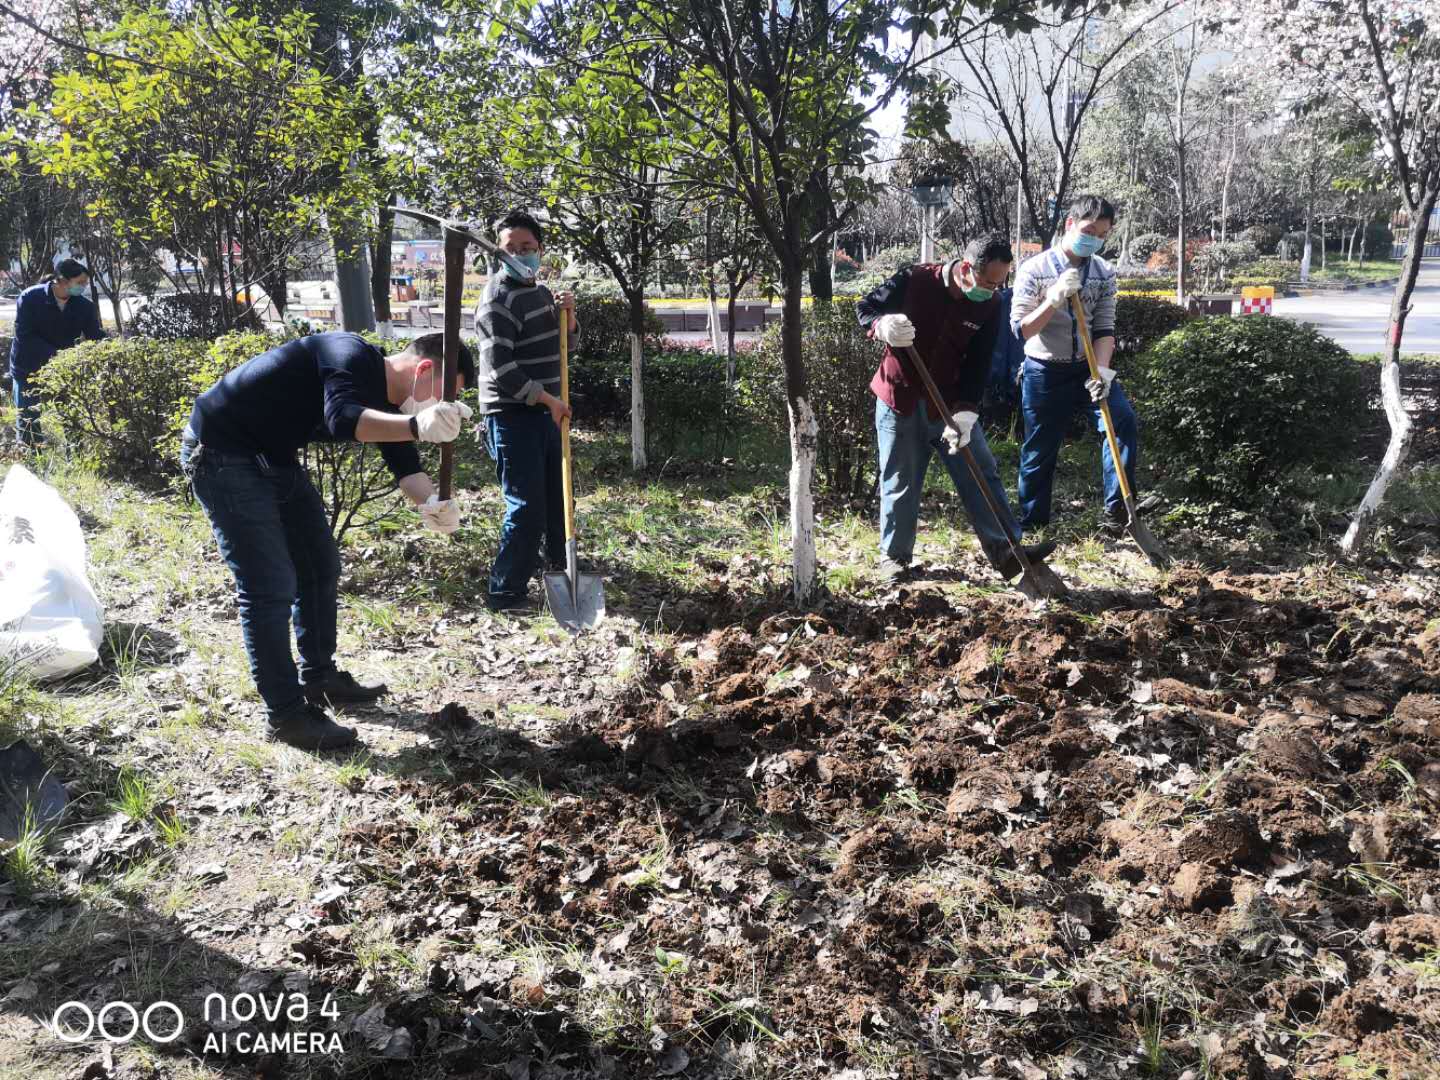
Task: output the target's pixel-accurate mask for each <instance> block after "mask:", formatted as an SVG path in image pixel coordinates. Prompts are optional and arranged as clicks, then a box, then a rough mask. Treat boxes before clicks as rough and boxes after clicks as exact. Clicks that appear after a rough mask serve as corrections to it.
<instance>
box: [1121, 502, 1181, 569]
mask: <svg viewBox="0 0 1440 1080" xmlns="http://www.w3.org/2000/svg"><path fill="white" fill-rule="evenodd" d="M1125 512H1126V513H1127V514H1129V515H1130V524H1129V525H1128V526H1127V528H1128V529H1129V531H1130V537H1131V539H1133V540H1134V541H1135V544H1136V546H1137V547H1139V549H1140V550H1141V551H1143V552H1144V553H1145V557H1146V558H1147V559H1149V560H1150V562H1151V564H1152V565H1153V566H1154V567H1155V568H1156V569H1157V570H1164V569H1167V568H1168V567H1169V566H1170V562H1171V559H1170V553H1169V552H1168V551H1166V550H1165V545H1164V544H1162V543H1160V541H1159V540H1157V539H1156V538H1155V534H1154V533H1152V532H1151V531H1150V530H1149V529H1147V528H1146V527H1145V523H1144V522H1143V521H1141V520H1140V515H1139V514H1138V513H1137V512H1136V510H1135V503H1134V501H1133V500H1127V501H1126V503H1125Z"/></svg>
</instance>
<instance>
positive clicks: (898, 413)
mask: <svg viewBox="0 0 1440 1080" xmlns="http://www.w3.org/2000/svg"><path fill="white" fill-rule="evenodd" d="M1014 259H1015V257H1014V255H1013V254H1012V253H1011V250H1010V244H1009V241H1007V240H1006V239H1005V238H1004V237H1001V236H987V237H982V238H980V239H977V240H972V241H971V242H970V244H969V245H968V246H967V247H966V248H965V254H964V256H963V257H962V258H959V259H956V260H954V261H952V262H948V263H944V264H943V265H941V264H934V263H931V264H917V265H914V266H907V267H906V268H905V269H903V270H901V271H900V272H899V273H897V274H895V275H894V276H893V277H892V278H890V280H888V281H886V282H885V283H884V284H883V285H881V286H880V287H879V288H878V289H876V290H875V291H874V292H872V293H870V294H869V295H868V296H866V297H865V298H864V299H862V300H861V301H860V302H859V304H858V305H856V306H857V310H858V312H859V316H860V325H861V326H864V327H866V328H867V329H868V330H869V331H870V335H871V337H874V338H877V339H879V340H880V341H883V342H884V343H885V346H886V348H885V353H884V356H883V357H882V358H881V361H880V367H879V369H878V370H877V371H876V372H875V377H874V378H873V379H872V380H871V382H870V390H871V392H872V393H873V394H874V395H875V397H876V402H875V433H876V437H877V440H878V442H879V450H880V550H881V551H882V552H883V553H884V556H885V561H884V571H885V573H886V575H887V576H888V577H890V578H891V579H892V580H894V579H899V578H901V577H903V576H905V575H906V574H907V573H908V571H909V568H910V560H911V558H912V557H913V555H914V552H915V532H916V528H917V526H918V522H919V517H920V496H921V494H922V492H923V491H924V487H925V474H926V472H927V470H928V469H929V466H930V455H931V453H932V452H935V453H938V454H939V455H940V460H941V462H943V463H944V465H945V468H946V470H947V471H948V472H949V473H950V479H951V480H952V481H953V482H954V484H955V490H956V491H957V492H958V493H959V495H960V499H961V501H962V502H963V503H964V505H965V512H966V514H968V515H969V518H970V524H971V526H972V527H973V528H974V529H975V534H976V536H977V537H978V538H979V540H980V547H981V549H982V550H983V551H984V552H985V555H986V557H987V558H988V559H989V560H990V563H991V565H993V566H994V567H995V568H996V569H997V570H999V571H1000V573H1001V575H1002V576H1003V577H1005V578H1012V577H1015V576H1017V575H1018V574H1019V573H1020V571H1021V567H1020V564H1019V560H1017V559H1016V558H1015V556H1014V554H1013V552H1011V550H1010V545H1009V543H1008V541H1007V539H1006V535H1005V530H1006V529H1009V531H1010V535H1011V536H1017V537H1018V536H1019V535H1020V530H1019V527H1018V526H1017V525H1016V523H1015V520H1014V517H1013V515H1012V514H1011V512H1010V504H1009V500H1008V499H1007V498H1006V495H1005V486H1004V484H1002V483H1001V482H1000V474H999V472H998V470H997V469H996V467H995V458H994V455H992V454H991V453H990V447H989V446H988V445H987V444H986V442H985V434H984V432H983V431H982V430H981V428H980V427H979V425H978V423H977V421H978V420H979V402H980V397H981V394H982V393H983V391H984V386H985V379H986V376H987V374H988V373H989V370H990V356H991V353H992V351H993V350H994V347H995V340H996V336H997V335H998V333H999V331H1000V306H999V301H998V300H997V299H996V298H995V290H996V289H998V288H1000V286H1001V285H1003V284H1004V282H1005V278H1006V276H1007V275H1008V274H1009V273H1010V265H1011V263H1012V262H1014ZM911 345H913V346H914V347H915V349H917V350H918V351H919V353H920V356H921V358H922V359H923V360H924V361H925V363H926V364H927V366H928V367H929V369H930V374H931V375H932V376H933V377H934V380H935V383H936V385H937V386H938V387H939V390H940V393H941V395H942V396H943V398H944V400H945V404H946V407H947V408H948V409H949V410H950V411H951V414H952V415H953V417H954V419H955V423H956V424H957V426H958V427H959V428H960V434H959V435H957V434H956V433H955V432H954V431H952V430H950V428H949V427H948V425H947V424H946V423H945V417H944V416H942V415H941V414H940V413H939V412H937V411H936V410H935V407H934V406H933V405H932V404H931V403H930V401H929V399H928V395H927V394H926V393H925V387H924V385H923V384H922V383H921V382H920V379H919V377H918V375H916V374H914V373H913V371H912V369H911V365H910V359H909V357H908V356H907V355H905V349H906V346H911ZM965 446H968V447H969V448H970V451H971V453H972V454H973V455H974V457H975V460H976V462H977V463H978V464H979V466H980V470H981V472H982V474H983V475H984V477H985V481H986V483H987V485H988V486H989V488H990V492H991V495H992V496H993V498H994V501H995V503H996V505H997V506H998V507H999V509H1000V513H1001V515H1002V516H1003V517H1004V519H1005V520H1004V523H1003V525H1002V523H1001V522H998V521H996V520H995V515H994V514H992V513H991V511H990V508H989V506H988V505H987V504H986V501H985V497H984V494H983V493H982V492H981V490H980V488H979V487H978V485H977V484H976V483H975V480H974V477H972V476H971V474H970V469H969V467H968V465H967V464H966V463H965V461H964V460H962V458H961V457H960V449H961V447H965ZM1054 549H1055V545H1054V544H1041V545H1037V546H1034V547H1028V548H1026V549H1025V552H1026V554H1027V555H1028V556H1029V558H1030V559H1031V560H1039V559H1043V558H1044V557H1045V556H1047V555H1049V554H1050V552H1051V551H1053V550H1054Z"/></svg>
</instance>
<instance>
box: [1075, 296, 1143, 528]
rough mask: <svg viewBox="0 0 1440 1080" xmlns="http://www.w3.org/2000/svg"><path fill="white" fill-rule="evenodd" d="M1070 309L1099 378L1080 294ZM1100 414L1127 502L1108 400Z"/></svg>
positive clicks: (1128, 496) (1094, 375) (1126, 483)
mask: <svg viewBox="0 0 1440 1080" xmlns="http://www.w3.org/2000/svg"><path fill="white" fill-rule="evenodd" d="M1070 310H1071V311H1072V312H1073V313H1074V315H1075V329H1076V330H1078V331H1079V332H1080V344H1081V345H1083V346H1085V362H1086V363H1087V364H1089V365H1090V378H1092V379H1096V380H1098V379H1099V378H1100V361H1098V360H1096V359H1095V343H1094V342H1093V341H1091V340H1090V327H1089V326H1088V325H1086V323H1085V305H1084V304H1082V303H1081V302H1080V294H1079V293H1075V294H1073V295H1072V296H1071V297H1070ZM1100 415H1101V416H1103V417H1104V418H1105V438H1106V440H1107V441H1108V442H1109V443H1110V460H1111V461H1113V462H1114V463H1115V475H1116V476H1117V477H1118V478H1119V480H1120V494H1121V495H1123V496H1124V497H1125V501H1126V502H1127V503H1128V502H1130V501H1131V499H1133V498H1134V496H1133V495H1131V494H1130V478H1129V477H1128V476H1126V475H1125V463H1124V462H1123V461H1122V460H1121V459H1120V441H1119V440H1118V439H1116V438H1115V421H1114V420H1113V419H1111V417H1110V402H1108V401H1102V402H1100Z"/></svg>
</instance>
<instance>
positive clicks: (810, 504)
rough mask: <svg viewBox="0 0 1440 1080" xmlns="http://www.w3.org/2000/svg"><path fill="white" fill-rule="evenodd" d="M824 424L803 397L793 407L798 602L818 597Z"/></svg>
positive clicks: (792, 521)
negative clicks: (818, 466) (815, 485)
mask: <svg viewBox="0 0 1440 1080" xmlns="http://www.w3.org/2000/svg"><path fill="white" fill-rule="evenodd" d="M819 431H820V425H819V424H817V423H816V422H815V412H814V410H813V409H811V408H810V403H809V402H808V401H806V400H805V399H804V398H803V397H802V398H796V399H795V400H794V401H793V402H792V403H791V404H790V550H791V574H792V578H793V581H794V588H795V603H797V604H799V605H800V606H802V607H804V606H806V605H808V604H809V603H810V601H811V600H812V599H813V597H814V595H815V584H816V581H815V493H814V491H813V490H812V488H811V478H812V477H813V475H814V473H815V449H816V443H817V442H818V436H819Z"/></svg>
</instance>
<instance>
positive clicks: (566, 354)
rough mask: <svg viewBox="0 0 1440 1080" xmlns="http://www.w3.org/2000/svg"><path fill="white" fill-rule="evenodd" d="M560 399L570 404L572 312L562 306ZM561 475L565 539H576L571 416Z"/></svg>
mask: <svg viewBox="0 0 1440 1080" xmlns="http://www.w3.org/2000/svg"><path fill="white" fill-rule="evenodd" d="M560 400H561V401H563V402H565V405H566V407H567V408H568V407H569V405H570V312H569V311H567V310H565V309H564V308H560ZM560 476H561V478H562V479H563V481H564V484H565V540H566V542H567V543H568V542H569V541H571V540H574V539H575V479H574V474H573V470H572V469H571V466H570V417H568V416H567V417H565V418H564V419H563V420H561V421H560Z"/></svg>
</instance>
